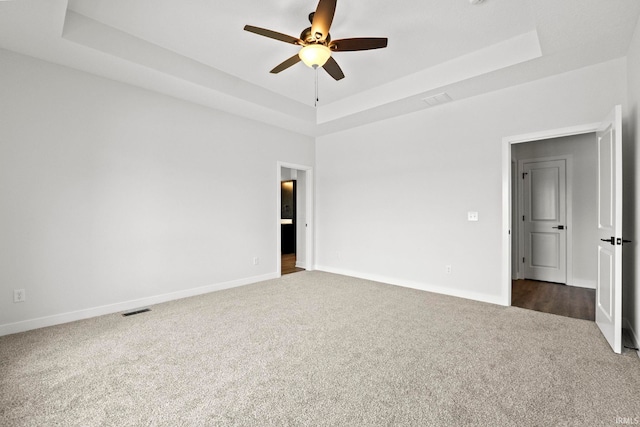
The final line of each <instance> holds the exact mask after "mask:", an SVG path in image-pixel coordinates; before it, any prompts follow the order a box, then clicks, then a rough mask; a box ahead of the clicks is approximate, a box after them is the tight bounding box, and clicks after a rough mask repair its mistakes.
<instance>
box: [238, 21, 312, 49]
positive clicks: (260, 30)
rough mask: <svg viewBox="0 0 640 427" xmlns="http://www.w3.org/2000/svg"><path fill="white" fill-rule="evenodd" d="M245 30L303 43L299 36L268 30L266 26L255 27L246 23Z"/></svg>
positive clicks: (289, 41)
mask: <svg viewBox="0 0 640 427" xmlns="http://www.w3.org/2000/svg"><path fill="white" fill-rule="evenodd" d="M244 30H245V31H249V32H250V33H255V34H258V35H260V36H265V37H269V38H270V39H276V40H280V41H282V42H285V43H291V44H297V45H299V44H302V40H300V39H299V38H297V37H293V36H288V35H286V34H282V33H278V32H276V31H271V30H267V29H266V28H260V27H254V26H253V25H245V26H244Z"/></svg>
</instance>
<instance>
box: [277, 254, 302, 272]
mask: <svg viewBox="0 0 640 427" xmlns="http://www.w3.org/2000/svg"><path fill="white" fill-rule="evenodd" d="M298 271H304V268H299V267H296V254H282V263H281V269H280V273H281V274H290V273H297V272H298Z"/></svg>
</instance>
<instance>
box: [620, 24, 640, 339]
mask: <svg viewBox="0 0 640 427" xmlns="http://www.w3.org/2000/svg"><path fill="white" fill-rule="evenodd" d="M627 76H628V102H629V108H628V111H627V113H628V114H627V116H628V117H627V120H626V126H624V132H625V133H624V134H623V144H624V146H625V147H624V148H625V149H624V154H625V156H624V164H623V168H624V209H623V215H624V221H623V223H624V231H623V233H624V237H625V238H626V239H628V240H632V241H633V242H632V243H628V244H625V245H624V247H623V265H624V267H623V275H622V281H623V286H624V292H623V310H622V312H623V316H624V317H625V319H626V322H625V323H626V327H628V328H631V330H632V332H633V334H634V335H635V340H636V344H638V343H640V339H639V338H640V287H639V286H638V278H640V254H639V253H638V249H637V248H638V241H639V240H640V236H639V235H638V224H637V220H638V215H639V214H640V175H639V174H638V164H640V151H639V150H638V146H639V145H640V132H639V130H638V126H639V123H640V21H639V22H638V24H637V25H636V31H635V33H634V36H633V39H632V41H631V44H630V46H629V53H628V57H627Z"/></svg>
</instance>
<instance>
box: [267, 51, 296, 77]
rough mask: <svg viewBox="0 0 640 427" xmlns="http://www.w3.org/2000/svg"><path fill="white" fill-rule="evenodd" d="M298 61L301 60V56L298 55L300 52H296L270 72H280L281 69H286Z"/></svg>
mask: <svg viewBox="0 0 640 427" xmlns="http://www.w3.org/2000/svg"><path fill="white" fill-rule="evenodd" d="M298 62H300V56H298V54H297V53H296V54H295V55H293V56H292V57H291V58H289V59H287V60H286V61H284V62H283V63H282V64H280V65H278V66H277V67H275V68H274V69H273V70H271V71H270V73H272V74H278V73H279V72H280V71H284V70H286V69H287V68H289V67H291V66H292V65H296V64H297V63H298Z"/></svg>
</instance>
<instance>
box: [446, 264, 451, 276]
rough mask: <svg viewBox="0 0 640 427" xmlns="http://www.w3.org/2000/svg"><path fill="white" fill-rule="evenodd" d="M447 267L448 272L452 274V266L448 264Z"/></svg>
mask: <svg viewBox="0 0 640 427" xmlns="http://www.w3.org/2000/svg"><path fill="white" fill-rule="evenodd" d="M445 269H446V271H447V274H451V266H450V265H447V266H446V267H445Z"/></svg>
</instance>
